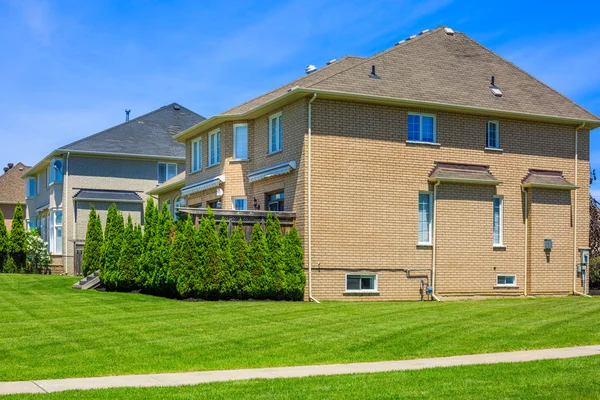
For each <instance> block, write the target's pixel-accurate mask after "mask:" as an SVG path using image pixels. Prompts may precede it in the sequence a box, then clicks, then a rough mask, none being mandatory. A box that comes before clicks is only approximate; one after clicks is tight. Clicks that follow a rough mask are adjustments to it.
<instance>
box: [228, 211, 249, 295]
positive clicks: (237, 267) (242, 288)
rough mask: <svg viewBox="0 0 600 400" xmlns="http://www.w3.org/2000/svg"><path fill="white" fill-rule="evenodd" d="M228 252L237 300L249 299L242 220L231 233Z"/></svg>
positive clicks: (245, 246)
mask: <svg viewBox="0 0 600 400" xmlns="http://www.w3.org/2000/svg"><path fill="white" fill-rule="evenodd" d="M229 252H230V254H231V265H232V275H233V280H234V281H235V283H236V288H235V291H236V293H237V296H238V297H239V298H242V299H244V298H248V297H250V293H249V290H250V271H249V270H248V242H246V233H245V231H244V226H243V225H242V220H239V222H238V225H237V227H236V228H235V229H234V230H233V232H231V237H230V238H229Z"/></svg>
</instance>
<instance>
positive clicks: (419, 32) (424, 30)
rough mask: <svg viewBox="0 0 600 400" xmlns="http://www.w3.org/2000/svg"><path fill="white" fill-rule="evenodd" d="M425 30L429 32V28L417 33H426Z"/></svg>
mask: <svg viewBox="0 0 600 400" xmlns="http://www.w3.org/2000/svg"><path fill="white" fill-rule="evenodd" d="M427 32H429V29H424V30H422V31H421V32H419V35H422V34H424V33H427Z"/></svg>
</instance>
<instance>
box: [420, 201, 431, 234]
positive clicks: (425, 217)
mask: <svg viewBox="0 0 600 400" xmlns="http://www.w3.org/2000/svg"><path fill="white" fill-rule="evenodd" d="M431 197H432V196H431V192H420V193H419V244H431V214H432V199H431Z"/></svg>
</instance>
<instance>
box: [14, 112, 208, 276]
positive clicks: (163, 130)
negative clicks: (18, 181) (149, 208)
mask: <svg viewBox="0 0 600 400" xmlns="http://www.w3.org/2000/svg"><path fill="white" fill-rule="evenodd" d="M202 120H204V117H202V116H200V115H198V114H196V113H195V112H193V111H190V110H189V109H187V108H185V107H183V106H181V105H179V104H177V103H172V104H169V105H167V106H164V107H161V108H159V109H157V110H154V111H152V112H150V113H147V114H144V115H142V116H140V117H138V118H135V119H132V120H127V121H125V122H124V123H122V124H119V125H117V126H114V127H112V128H109V129H107V130H105V131H102V132H99V133H97V134H95V135H92V136H88V137H86V138H83V139H81V140H78V141H76V142H74V143H70V144H68V145H66V146H63V147H60V148H58V149H56V150H54V151H52V152H51V153H50V154H49V155H48V156H47V157H46V158H44V159H43V160H41V161H40V162H39V163H37V164H36V165H35V166H33V167H32V168H31V169H30V170H29V171H27V173H25V174H24V175H23V177H24V179H26V182H27V188H28V190H27V219H28V223H29V226H35V227H37V228H38V230H39V231H40V232H41V234H42V237H43V238H44V239H45V240H46V241H47V242H48V243H49V246H50V252H51V253H52V258H53V264H52V271H53V273H66V274H71V275H73V274H79V273H81V270H80V265H79V263H78V262H79V261H80V256H81V254H83V243H84V241H85V234H86V229H87V223H88V216H89V211H90V206H91V205H93V206H94V208H95V209H96V210H97V211H98V213H99V215H100V218H101V220H102V223H103V224H104V223H105V221H106V213H107V210H108V207H110V205H111V204H113V203H115V204H116V205H117V207H118V208H119V210H121V211H122V212H123V214H124V216H125V218H127V215H131V217H132V219H133V221H134V223H138V224H142V225H143V223H144V221H143V205H144V201H145V200H146V198H147V196H148V195H147V194H146V192H148V191H149V190H151V189H153V188H156V187H157V185H159V184H161V183H164V182H166V181H168V180H169V179H171V178H173V177H174V176H176V175H177V174H178V173H179V172H182V171H183V170H184V169H185V147H184V146H183V145H182V144H180V143H177V142H175V141H174V140H173V139H172V137H173V135H175V134H176V133H179V132H180V131H182V130H184V129H187V128H189V127H191V126H193V125H195V124H197V123H198V122H200V121H202Z"/></svg>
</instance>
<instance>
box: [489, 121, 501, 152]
mask: <svg viewBox="0 0 600 400" xmlns="http://www.w3.org/2000/svg"><path fill="white" fill-rule="evenodd" d="M487 147H488V148H490V149H499V148H500V125H499V124H498V121H488V122H487Z"/></svg>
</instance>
